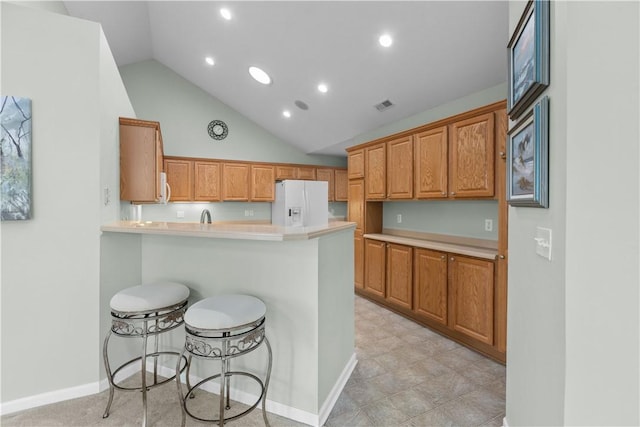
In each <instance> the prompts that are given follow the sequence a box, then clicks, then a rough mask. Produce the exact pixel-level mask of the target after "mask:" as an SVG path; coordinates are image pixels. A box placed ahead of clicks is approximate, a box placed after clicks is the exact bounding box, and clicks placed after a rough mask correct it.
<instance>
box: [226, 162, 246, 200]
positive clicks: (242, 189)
mask: <svg viewBox="0 0 640 427" xmlns="http://www.w3.org/2000/svg"><path fill="white" fill-rule="evenodd" d="M249 169H250V167H249V165H248V164H246V163H223V164H222V200H229V201H237V202H247V201H249V174H250V170H249Z"/></svg>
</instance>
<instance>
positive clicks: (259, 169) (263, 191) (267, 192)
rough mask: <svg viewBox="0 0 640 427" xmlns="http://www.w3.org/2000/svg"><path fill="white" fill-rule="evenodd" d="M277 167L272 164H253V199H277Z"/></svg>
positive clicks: (259, 200) (261, 200)
mask: <svg viewBox="0 0 640 427" xmlns="http://www.w3.org/2000/svg"><path fill="white" fill-rule="evenodd" d="M275 181H276V180H275V169H274V167H273V166H271V165H254V164H252V165H251V200H252V201H254V202H272V201H273V200H275V195H276V193H275V192H276V186H275Z"/></svg>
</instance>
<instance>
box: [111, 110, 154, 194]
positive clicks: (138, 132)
mask: <svg viewBox="0 0 640 427" xmlns="http://www.w3.org/2000/svg"><path fill="white" fill-rule="evenodd" d="M162 162H163V153H162V135H161V133H160V124H159V123H158V122H150V121H145V120H137V119H128V118H124V117H121V118H120V200H129V201H132V202H157V201H158V200H160V172H161V171H162Z"/></svg>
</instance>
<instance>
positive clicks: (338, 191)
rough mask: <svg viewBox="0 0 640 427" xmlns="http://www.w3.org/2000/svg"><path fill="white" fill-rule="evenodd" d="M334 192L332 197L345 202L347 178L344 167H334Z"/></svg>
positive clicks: (347, 196) (347, 190) (347, 186)
mask: <svg viewBox="0 0 640 427" xmlns="http://www.w3.org/2000/svg"><path fill="white" fill-rule="evenodd" d="M334 178H335V185H334V187H335V192H334V199H335V201H336V202H346V201H347V200H349V178H348V174H347V171H346V170H345V169H336V170H335V171H334Z"/></svg>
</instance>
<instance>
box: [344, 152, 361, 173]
mask: <svg viewBox="0 0 640 427" xmlns="http://www.w3.org/2000/svg"><path fill="white" fill-rule="evenodd" d="M347 169H348V171H349V172H348V175H349V179H360V178H364V150H363V149H359V150H355V151H351V152H350V153H349V155H348V156H347Z"/></svg>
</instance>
